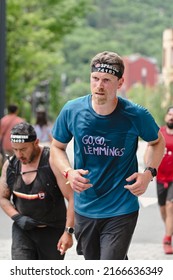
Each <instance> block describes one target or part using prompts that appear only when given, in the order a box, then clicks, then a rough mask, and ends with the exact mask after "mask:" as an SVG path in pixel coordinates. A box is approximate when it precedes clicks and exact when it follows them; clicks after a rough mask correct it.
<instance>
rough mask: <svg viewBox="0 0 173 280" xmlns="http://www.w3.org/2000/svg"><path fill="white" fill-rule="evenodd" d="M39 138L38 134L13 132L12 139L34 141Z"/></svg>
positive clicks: (16, 141) (23, 141)
mask: <svg viewBox="0 0 173 280" xmlns="http://www.w3.org/2000/svg"><path fill="white" fill-rule="evenodd" d="M36 139H37V137H36V135H19V134H11V136H10V141H11V142H13V143H25V142H33V141H35V140H36Z"/></svg>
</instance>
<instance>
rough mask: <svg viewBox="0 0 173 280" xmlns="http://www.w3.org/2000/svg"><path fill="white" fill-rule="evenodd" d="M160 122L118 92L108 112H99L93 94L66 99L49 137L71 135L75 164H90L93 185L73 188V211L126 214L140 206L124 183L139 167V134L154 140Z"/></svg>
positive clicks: (98, 215) (90, 214)
mask: <svg viewBox="0 0 173 280" xmlns="http://www.w3.org/2000/svg"><path fill="white" fill-rule="evenodd" d="M158 130H159V127H158V125H157V124H156V123H155V121H154V119H153V117H152V116H151V114H150V113H149V112H148V111H147V110H146V109H145V108H143V107H142V106H140V105H137V104H134V103H132V102H130V101H129V100H127V99H123V98H121V97H118V104H117V107H116V109H115V110H114V111H113V112H112V113H111V114H109V115H106V116H103V115H99V114H97V113H96V112H95V111H94V110H93V108H92V105H91V95H87V96H84V97H80V98H77V99H75V100H72V101H69V102H67V104H66V105H65V106H64V107H63V109H62V110H61V112H60V114H59V116H58V117H57V119H56V121H55V124H54V127H53V131H52V134H53V137H54V138H55V139H56V140H58V141H60V142H62V143H68V142H69V141H70V140H71V139H72V138H73V137H74V168H75V169H85V170H89V174H88V175H87V177H88V178H89V179H90V182H91V183H92V184H93V187H91V188H89V189H87V190H86V191H83V192H81V193H80V194H78V193H76V192H75V211H76V212H77V213H78V214H80V215H83V216H86V217H90V218H107V217H114V216H119V215H124V214H129V213H132V212H134V211H137V210H138V209H139V203H138V198H137V197H136V196H134V195H133V194H132V193H131V192H130V191H129V190H127V189H125V188H124V185H126V184H127V182H126V178H127V177H129V176H130V175H132V174H133V173H134V172H136V171H137V170H138V163H137V156H136V151H137V146H138V138H139V137H141V138H142V139H143V140H144V141H154V140H156V139H157V138H158Z"/></svg>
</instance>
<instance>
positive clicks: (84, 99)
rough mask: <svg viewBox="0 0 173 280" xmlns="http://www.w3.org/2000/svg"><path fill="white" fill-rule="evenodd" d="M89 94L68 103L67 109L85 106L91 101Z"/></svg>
mask: <svg viewBox="0 0 173 280" xmlns="http://www.w3.org/2000/svg"><path fill="white" fill-rule="evenodd" d="M89 96H90V95H89V94H88V95H85V96H81V97H78V98H75V99H72V100H69V101H68V102H67V103H66V107H67V108H68V107H76V106H77V105H80V106H82V105H84V104H86V102H88V100H89Z"/></svg>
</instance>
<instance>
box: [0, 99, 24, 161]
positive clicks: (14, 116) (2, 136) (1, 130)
mask: <svg viewBox="0 0 173 280" xmlns="http://www.w3.org/2000/svg"><path fill="white" fill-rule="evenodd" d="M23 121H24V119H22V118H21V117H19V116H18V106H17V105H15V104H10V105H9V106H8V113H7V114H6V115H5V116H4V117H2V118H1V120H0V140H1V145H2V151H3V157H4V159H3V161H4V160H5V155H6V154H8V155H9V156H12V155H13V149H12V146H11V141H10V132H11V129H12V128H13V126H15V125H16V124H18V123H21V122H23Z"/></svg>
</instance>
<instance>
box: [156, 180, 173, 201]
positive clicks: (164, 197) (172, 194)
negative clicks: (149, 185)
mask: <svg viewBox="0 0 173 280" xmlns="http://www.w3.org/2000/svg"><path fill="white" fill-rule="evenodd" d="M157 197H158V204H159V205H160V206H164V205H165V204H166V201H172V202H173V182H170V183H169V184H168V187H167V188H165V187H164V184H161V183H158V182H157Z"/></svg>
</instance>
